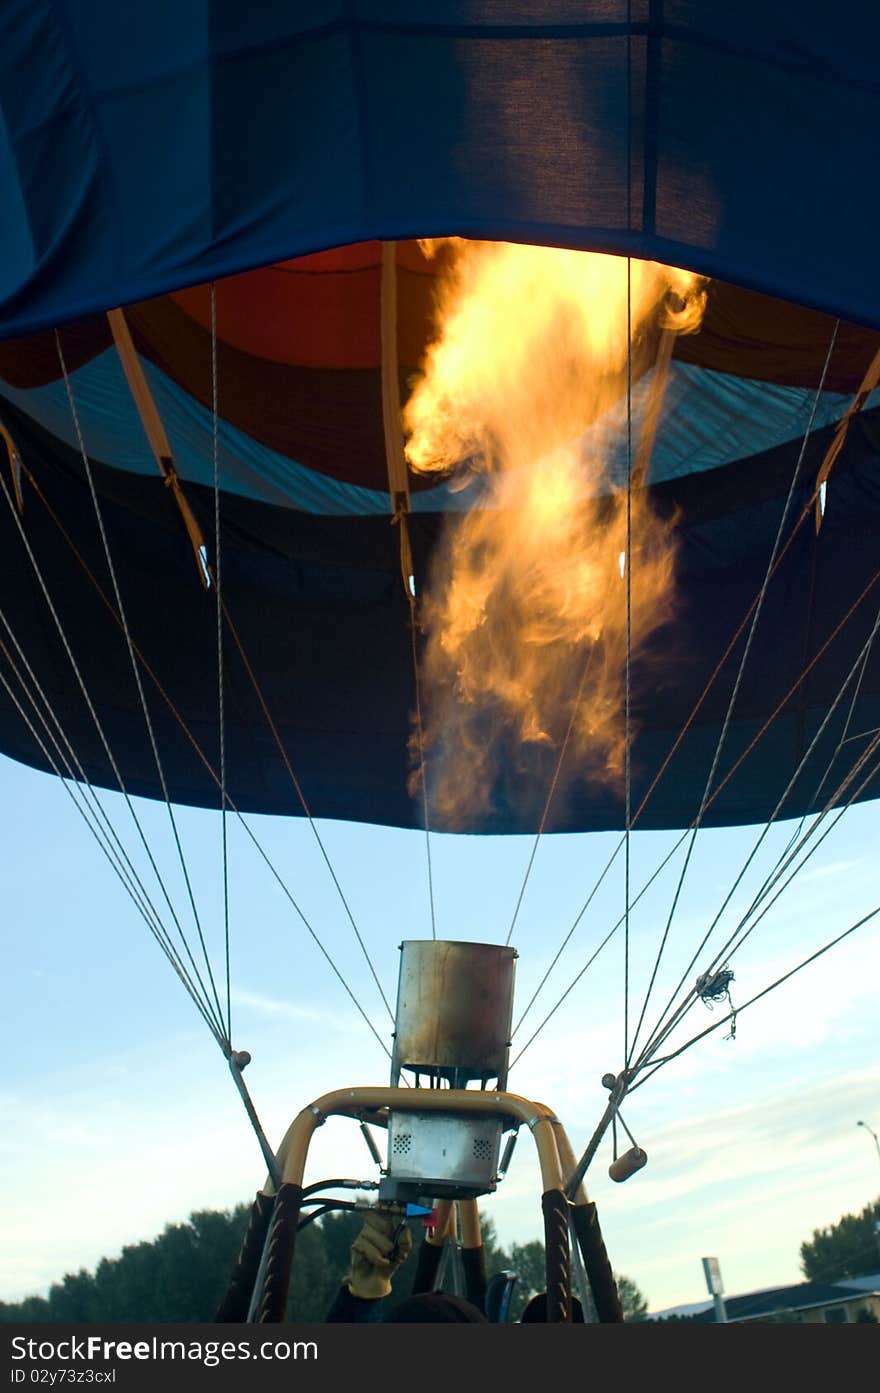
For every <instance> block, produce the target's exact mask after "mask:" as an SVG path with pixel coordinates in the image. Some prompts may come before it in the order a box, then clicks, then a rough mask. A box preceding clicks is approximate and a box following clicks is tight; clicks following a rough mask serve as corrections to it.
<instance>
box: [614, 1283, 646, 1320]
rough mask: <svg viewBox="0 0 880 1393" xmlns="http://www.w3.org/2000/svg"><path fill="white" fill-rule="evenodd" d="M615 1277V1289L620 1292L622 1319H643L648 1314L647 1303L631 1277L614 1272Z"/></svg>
mask: <svg viewBox="0 0 880 1393" xmlns="http://www.w3.org/2000/svg"><path fill="white" fill-rule="evenodd" d="M615 1276H616V1278H617V1290H618V1292H619V1293H620V1304H621V1306H622V1307H623V1316H624V1320H628V1321H634V1320H645V1319H646V1317H647V1315H648V1303H647V1301H646V1300H645V1298H644V1296H643V1295H642V1293H641V1292H640V1291H639V1289H638V1287H637V1286H636V1284H635V1282H634V1281H633V1280H632V1278H631V1277H624V1276H623V1275H621V1274H617V1273H615Z"/></svg>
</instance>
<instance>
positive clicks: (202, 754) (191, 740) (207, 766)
mask: <svg viewBox="0 0 880 1393" xmlns="http://www.w3.org/2000/svg"><path fill="white" fill-rule="evenodd" d="M23 467H24V471H25V473H26V475H27V477H28V482H29V483H30V485H31V487H32V488H33V490H34V492H35V494H36V496H37V497H38V498H39V499H40V501H41V503H42V504H43V506H44V507H45V509H46V511H47V512H48V514H49V516H50V517H51V519H52V521H53V522H54V524H55V526H56V527H57V528H58V530H59V532H60V533H61V535H62V537H63V538H64V540H65V542H66V543H67V545H68V547H69V548H70V550H71V552H72V553H73V555H74V557H75V559H76V561H77V563H78V564H79V566H80V567H81V568H82V570H83V571H84V573H85V575H86V576H87V578H88V580H89V582H90V583H91V585H92V586H93V588H94V589H95V591H96V592H97V594H98V596H99V598H100V600H101V602H102V603H103V605H104V606H105V608H106V609H107V611H108V612H109V614H110V616H111V617H112V618H113V620H114V621H115V622H116V623H117V624H120V625H121V621H120V618H119V615H118V613H117V612H116V610H115V609H114V608H113V605H112V603H111V601H110V599H109V598H108V596H107V594H106V593H105V591H104V589H103V587H102V586H101V583H100V581H99V580H98V579H97V577H96V576H95V575H94V573H93V572H92V570H91V568H90V567H89V565H88V563H87V562H86V560H85V558H84V557H83V555H82V553H81V552H80V551H79V550H78V548H77V546H76V544H75V542H74V541H73V539H72V537H71V536H70V534H69V532H68V531H67V529H66V528H65V527H64V524H63V523H62V522H61V519H60V518H59V517H58V514H57V513H56V512H55V510H54V509H53V508H52V506H51V504H50V503H49V500H48V499H47V498H46V496H45V494H44V493H43V491H42V489H41V488H40V485H39V481H38V480H37V479H36V478H35V477H34V475H33V474H32V473H31V471H30V470H29V469H28V468H27V466H26V465H25V466H23ZM25 544H26V545H27V543H26V539H25ZM226 617H227V619H228V614H227V616H226ZM133 648H134V651H135V653H136V655H137V658H138V661H139V663H140V664H141V666H142V668H143V669H144V672H145V673H146V674H147V676H148V677H149V678H150V680H151V682H152V683H153V685H154V686H155V688H156V690H157V692H158V693H159V695H160V696H161V698H162V700H163V701H164V702H165V704H166V706H167V707H168V709H169V711H170V712H171V715H172V716H173V717H174V719H175V720H176V721H177V724H178V725H179V726H180V729H181V730H182V731H183V734H184V735H185V736H186V738H187V740H188V741H189V743H190V744H191V746H192V748H193V750H194V751H195V753H196V755H197V756H198V758H199V760H200V761H201V763H202V764H203V766H204V768H205V770H206V771H207V773H208V775H209V776H210V777H211V778H212V779H213V781H214V783H215V784H216V785H217V787H218V789H219V787H220V779H219V775H218V774H217V771H216V770H215V769H214V767H213V765H212V764H211V761H210V760H209V759H208V757H207V755H206V754H205V752H204V750H203V749H202V747H201V745H200V744H199V742H198V741H197V740H196V738H195V736H194V735H193V733H192V731H191V730H190V728H189V726H188V725H187V724H186V721H185V720H184V719H183V716H182V715H181V714H180V712H179V711H178V709H177V707H176V705H175V704H174V702H173V701H172V699H171V697H170V696H169V694H168V692H167V691H166V690H165V687H164V686H163V685H162V683H161V682H160V680H159V678H158V677H157V675H156V673H155V672H154V671H153V668H152V667H151V666H150V664H149V663H148V662H147V660H146V659H145V657H144V655H143V654H142V653H141V651H140V649H139V648H138V647H137V645H136V644H133ZM226 802H227V805H228V807H229V808H231V810H232V811H233V813H234V814H235V816H236V818H237V819H238V821H239V823H240V824H241V826H242V827H243V828H244V830H245V832H246V833H247V835H248V837H249V838H250V840H251V841H252V843H253V844H254V847H255V848H256V850H257V851H258V852H259V854H260V856H261V857H262V859H263V860H264V861H265V863H266V864H267V866H268V867H269V869H270V871H271V872H272V874H273V876H274V877H275V879H276V881H277V882H278V883H279V885H280V886H281V888H282V890H283V891H284V894H285V896H286V898H287V899H288V901H289V902H290V903H291V904H292V906H293V908H294V909H295V910H296V913H297V914H298V916H299V918H300V920H301V921H302V923H303V924H304V926H305V927H306V929H307V930H308V932H309V933H310V934H311V936H312V938H313V939H314V940H315V942H316V944H317V946H318V947H319V949H320V951H321V952H322V954H323V955H324V957H325V958H326V959H327V961H328V962H329V964H330V966H331V968H332V970H333V972H334V974H335V975H336V977H337V978H338V979H339V981H340V982H341V983H342V986H343V987H344V989H345V991H346V993H347V994H348V996H349V997H350V998H351V999H352V1001H353V1002H354V1004H355V1006H356V1008H357V1010H358V1011H359V1013H360V1014H361V1016H362V1017H363V1019H364V1021H365V1022H366V1024H367V1025H368V1027H369V1029H370V1031H371V1032H372V1033H373V1035H374V1036H376V1039H377V1040H378V1041H379V1044H380V1045H381V1047H382V1049H383V1050H384V1051H385V1054H386V1055H388V1057H389V1058H390V1050H389V1049H388V1047H387V1045H386V1044H385V1043H384V1041H383V1040H382V1039H381V1037H380V1036H379V1035H378V1033H377V1031H376V1029H375V1027H374V1026H373V1024H372V1022H371V1021H370V1020H369V1019H368V1018H367V1016H366V1014H365V1012H364V1010H363V1008H362V1007H361V1005H360V1003H359V1002H358V1001H357V999H356V997H355V996H354V993H353V992H352V990H351V988H350V987H349V985H348V983H347V982H346V981H345V978H344V977H343V976H342V974H341V972H340V971H339V969H338V967H337V966H336V964H335V963H334V962H333V960H332V958H330V956H329V954H328V953H327V950H326V949H325V947H324V945H323V944H322V943H321V941H320V939H319V938H318V936H317V934H316V933H315V931H314V929H313V928H312V926H311V924H310V923H309V921H308V919H307V918H306V916H305V914H304V913H303V911H302V910H301V909H300V907H299V905H298V904H297V903H296V901H295V900H294V899H293V896H292V895H291V893H290V891H289V889H288V888H287V886H286V884H285V883H284V880H283V878H282V877H281V875H280V873H279V872H278V871H277V870H276V868H275V866H274V865H273V863H272V861H271V859H270V857H269V855H268V853H267V852H266V851H265V850H264V848H263V846H262V845H261V843H260V841H259V839H258V837H257V836H256V833H255V832H254V831H253V830H252V828H251V827H250V825H249V824H248V823H247V822H246V820H245V818H244V817H243V815H242V813H241V812H240V811H239V808H238V806H237V805H236V803H235V801H234V800H233V798H232V797H231V795H230V794H229V792H228V790H227V793H226Z"/></svg>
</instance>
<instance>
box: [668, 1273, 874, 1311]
mask: <svg viewBox="0 0 880 1393" xmlns="http://www.w3.org/2000/svg"><path fill="white" fill-rule="evenodd" d="M866 1295H877V1296H880V1272H875V1273H873V1274H869V1275H868V1276H865V1277H848V1278H847V1279H846V1281H845V1282H798V1283H796V1284H794V1285H793V1286H786V1287H764V1288H762V1289H761V1290H760V1291H752V1292H746V1293H744V1294H743V1295H740V1296H726V1297H725V1298H724V1305H725V1308H726V1310H727V1318H728V1320H731V1321H737V1320H753V1319H754V1318H755V1317H757V1316H764V1315H771V1314H773V1313H774V1312H777V1311H807V1310H810V1309H812V1308H815V1307H816V1306H832V1305H839V1304H842V1303H843V1302H844V1301H848V1300H852V1299H853V1297H860V1296H866ZM674 1317H679V1318H684V1319H689V1320H695V1321H700V1322H711V1321H714V1319H715V1310H714V1304H713V1302H712V1301H706V1300H703V1301H692V1302H690V1303H686V1304H683V1305H678V1306H669V1307H667V1309H666V1310H663V1311H656V1312H652V1313H651V1314H650V1315H649V1317H648V1319H649V1320H669V1319H671V1318H674Z"/></svg>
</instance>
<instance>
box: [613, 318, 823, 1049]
mask: <svg viewBox="0 0 880 1393" xmlns="http://www.w3.org/2000/svg"><path fill="white" fill-rule="evenodd" d="M839 328H840V320H839V319H837V320H835V322H834V329H833V331H832V334H831V341H830V343H829V344H828V351H827V352H826V354H825V361H824V363H823V365H822V372H821V374H820V377H819V384H818V386H817V388H816V391H815V393H814V396H813V403H812V408H811V411H810V416H809V419H808V421H807V427H806V430H805V432H804V436H803V439H802V441H801V447H800V450H799V452H798V456H797V459H796V461H795V467H794V472H793V473H792V477H791V483H790V484H789V486H788V494H787V496H786V499H785V505H784V507H783V509H782V515H781V517H780V519H779V526H778V527H777V529H776V536H775V538H774V540H773V546H772V548H771V551H770V557H769V560H768V562H767V569H766V572H765V574H764V579H763V581H762V583H761V588H760V590H759V592H758V599H757V603H756V605H755V607H754V610H753V612H752V618H751V623H750V624H749V630H748V634H747V635H746V642H745V645H744V647H743V652H742V656H741V658H740V662H739V668H738V670H737V674H736V679H735V681H734V684H733V689H732V691H731V694H730V700H729V701H728V704H727V710H726V712H725V716H724V721H723V723H722V726H721V731H720V732H719V736H718V742H717V744H716V747H715V753H714V756H713V758H712V764H711V766H710V769H709V775H708V778H707V779H706V786H705V788H704V790H703V797H702V799H701V801H700V809H699V812H698V813H697V818H696V822H695V824H694V826H693V829H692V831H691V837H690V843H689V845H688V849H687V854H686V856H685V858H684V864H683V865H682V868H681V873H680V875H679V878H678V884H677V885H676V887H675V893H674V895H673V897H672V905H671V907H670V910H669V915H668V918H667V920H666V927H665V929H664V931H663V937H662V939H661V941H660V947H659V949H658V951H657V957H656V960H655V963H654V970H653V972H652V974H651V979H650V981H649V983H648V990H647V992H646V993H645V1000H644V1003H643V1005H642V1010H641V1014H640V1015H639V1021H638V1025H637V1026H636V1031H635V1035H634V1036H633V1041H632V1051H631V1052H629V1053H627V1055H626V1065H627V1067H628V1066H629V1064H630V1059H631V1055H632V1053H634V1052H635V1047H636V1041H637V1040H638V1037H639V1032H640V1031H641V1028H642V1025H643V1023H644V1020H645V1015H646V1013H647V1010H648V1003H649V1002H650V999H651V993H652V992H653V990H654V984H655V982H656V980H657V973H658V971H659V970H660V963H661V960H662V958H663V953H664V950H665V948H666V943H667V939H668V937H669V932H670V929H671V927H672V921H673V919H674V918H675V912H676V909H677V908H678V902H679V899H680V897H681V892H682V890H683V888H684V882H685V878H686V876H687V872H688V867H689V865H690V862H691V856H692V853H693V850H694V844H695V842H696V839H697V834H698V832H699V830H700V827H701V826H702V822H703V818H704V816H705V813H706V807H707V802H708V798H709V794H710V791H711V789H712V784H713V782H714V779H715V774H716V772H717V770H718V764H719V761H720V759H721V752H722V750H723V748H724V745H725V742H726V740H727V734H728V731H729V729H730V724H731V721H732V719H733V712H734V708H735V706H736V702H737V698H738V696H739V692H740V688H741V686H742V681H743V677H744V675H745V670H746V664H747V663H748V659H749V654H750V653H751V650H752V643H753V641H754V637H755V633H756V630H757V627H758V621H759V620H760V617H761V612H762V610H763V608H764V601H765V599H766V596H767V589H768V587H769V585H770V579H771V577H772V575H773V571H774V567H775V562H776V557H777V554H778V552H779V548H780V546H781V543H782V534H783V532H784V531H785V525H786V523H787V521H788V515H789V513H790V511H791V505H792V502H793V500H794V495H795V490H796V488H797V484H798V480H799V478H800V472H801V465H802V463H803V460H804V455H805V454H806V449H807V442H808V441H809V438H810V434H811V432H812V429H813V423H814V421H815V419H816V412H817V410H818V408H819V402H820V400H821V396H822V392H823V390H824V388H825V379H826V377H827V375H828V368H829V366H830V363H831V358H832V355H833V353H834V346H835V344H836V342H837V334H838V330H839Z"/></svg>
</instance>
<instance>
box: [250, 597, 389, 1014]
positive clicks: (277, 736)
mask: <svg viewBox="0 0 880 1393" xmlns="http://www.w3.org/2000/svg"><path fill="white" fill-rule="evenodd" d="M223 615H224V618H225V620H226V623H227V625H228V627H229V632H230V633H231V634H232V638H233V641H234V643H235V646H236V648H237V649H238V653H239V657H240V658H241V661H242V664H243V666H244V669H245V672H246V673H247V675H248V678H249V680H250V683H251V686H252V687H253V689H254V692H255V693H256V696H257V700H258V701H259V703H260V706H261V708H262V711H263V715H264V716H265V718H266V722H267V724H268V726H269V729H270V731H271V732H272V737H273V739H274V741H275V744H276V746H277V748H278V751H279V753H280V755H281V758H282V760H283V761H284V767H285V768H286V770H287V773H288V775H289V777H290V781H291V783H292V784H293V787H294V789H295V791H296V795H297V798H298V799H299V801H300V805H301V807H302V810H303V813H304V815H305V817H306V820H307V821H308V824H309V827H310V828H311V830H312V833H313V835H314V838H315V841H316V842H317V844H318V847H319V848H320V851H321V855H322V856H323V858H324V863H325V865H326V867H327V870H328V871H329V872H330V878H331V880H332V881H333V884H334V885H335V886H336V890H337V893H338V895H339V898H340V900H341V901H342V906H343V908H344V910H345V913H346V915H347V916H348V922H349V923H350V924H351V927H352V929H353V931H354V936H355V938H356V939H357V941H358V945H359V946H360V950H361V952H362V954H363V956H364V960H365V961H366V964H367V967H368V968H369V969H370V975H371V976H372V978H373V981H374V982H375V984H376V987H377V988H378V991H379V995H380V996H381V998H382V1001H383V1003H384V1006H385V1010H386V1011H387V1012H388V1015H389V1017H390V1019H391V1020H392V1021H393V1020H394V1012H393V1011H392V1009H391V1007H390V1005H389V1004H388V998H387V997H386V995H385V992H384V991H383V989H382V983H381V982H380V981H379V977H378V974H377V972H376V969H375V967H374V966H373V960H372V958H371V957H370V954H369V952H368V950H367V945H366V944H365V943H364V940H363V938H362V937H361V933H360V930H359V929H358V926H357V924H356V923H355V918H354V915H353V914H352V912H351V908H350V906H349V903H348V900H347V899H346V897H345V892H344V891H343V889H342V886H341V884H340V882H339V879H338V877H337V875H336V871H335V870H334V868H333V863H332V862H331V860H330V857H329V855H328V853H327V848H326V847H325V845H324V841H323V838H322V837H321V834H320V832H319V831H318V827H317V824H316V822H315V820H314V818H313V817H312V812H311V809H310V807H309V805H308V802H307V801H306V796H305V794H304V793H303V790H302V785H301V784H300V782H299V779H298V778H297V776H296V772H295V770H294V768H293V765H292V763H291V761H290V757H289V755H288V753H287V750H286V748H285V745H284V741H283V740H282V739H281V733H280V731H279V730H278V727H277V725H276V724H275V719H274V717H273V715H272V712H271V711H270V709H269V704H268V702H267V701H266V698H265V696H264V694H263V689H262V687H261V686H260V683H259V680H258V678H257V675H256V673H255V672H254V669H253V666H252V664H251V661H250V658H249V657H248V655H247V652H246V650H245V647H244V643H243V642H242V639H241V635H240V634H239V632H238V629H237V627H236V625H235V623H234V622H233V619H232V615H231V614H230V612H229V606H228V605H227V604H226V603H225V601H224V603H223Z"/></svg>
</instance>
